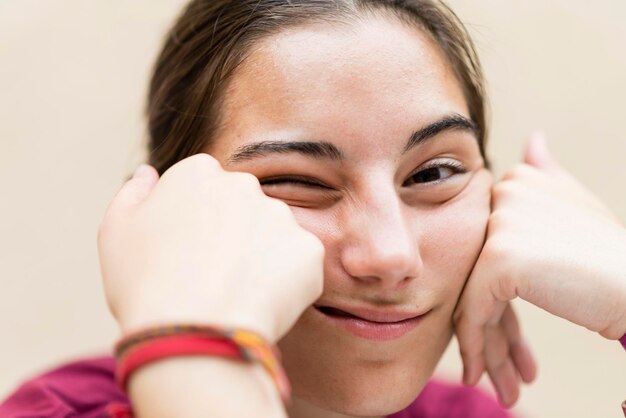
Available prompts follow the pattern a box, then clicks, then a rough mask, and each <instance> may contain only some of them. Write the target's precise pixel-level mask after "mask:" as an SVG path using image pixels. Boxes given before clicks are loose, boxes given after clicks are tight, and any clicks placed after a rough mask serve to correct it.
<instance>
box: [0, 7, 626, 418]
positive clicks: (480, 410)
mask: <svg viewBox="0 0 626 418" xmlns="http://www.w3.org/2000/svg"><path fill="white" fill-rule="evenodd" d="M482 83H483V80H482V73H481V70H480V66H479V64H478V59H477V57H476V56H475V53H474V51H473V48H472V45H471V42H470V40H469V38H468V37H467V35H466V32H465V31H464V29H463V27H462V25H461V24H460V23H459V22H458V20H457V19H456V17H455V16H454V14H453V13H452V12H451V11H450V10H448V9H447V8H446V7H445V6H444V5H442V4H440V3H437V2H434V1H431V0H413V1H408V0H407V1H392V0H332V1H331V0H315V1H312V0H307V1H300V0H284V1H280V0H254V1H252V0H236V1H235V0H219V1H217V0H210V1H209V0H202V1H201V0H195V1H192V2H191V3H190V4H189V6H188V7H187V8H186V10H185V11H184V13H183V14H182V15H181V17H180V18H179V20H178V22H177V23H176V25H175V26H174V28H173V29H172V31H171V32H170V35H169V36H168V38H167V42H166V44H165V46H164V48H163V51H162V53H161V55H160V57H159V59H158V62H157V64H156V68H155V73H154V76H153V79H152V84H151V89H150V95H149V103H148V116H149V127H150V161H149V163H150V165H143V166H141V167H139V168H138V169H137V171H136V172H135V174H134V176H133V178H132V179H130V180H129V181H128V182H127V183H126V184H125V185H124V186H123V187H122V189H121V190H120V192H119V193H118V195H117V196H116V197H115V198H114V200H113V202H112V203H111V205H110V207H109V209H108V210H107V213H106V215H105V218H104V220H103V222H102V225H101V227H100V231H99V239H98V243H99V250H100V258H101V266H102V272H103V278H104V284H105V290H106V296H107V300H108V302H109V306H110V308H111V311H112V313H113V315H114V317H115V319H116V320H117V321H118V323H119V325H120V329H121V332H122V335H123V336H127V335H130V334H132V333H134V332H136V331H138V330H143V329H146V328H151V327H157V326H161V325H172V324H174V325H176V324H179V325H180V324H200V325H202V324H205V325H214V326H220V327H225V328H241V329H246V330H250V331H253V332H254V333H255V334H258V335H260V336H261V337H263V338H264V339H265V340H267V341H269V342H270V343H272V344H274V343H275V344H277V346H278V347H279V349H280V352H281V354H282V357H281V362H282V366H283V367H284V369H285V371H286V374H287V376H288V378H289V381H290V383H291V386H292V397H291V400H290V402H288V403H286V404H283V403H282V402H281V399H280V397H279V392H278V391H277V390H276V387H275V386H274V384H273V382H272V380H271V378H270V374H269V373H267V372H266V370H265V369H264V368H262V367H261V366H259V365H251V364H247V363H245V362H236V361H232V360H228V359H223V358H221V357H219V356H208V355H206V356H193V357H191V356H184V355H179V356H169V357H167V358H166V359H162V360H161V361H158V362H157V361H155V362H150V363H148V364H146V365H144V366H143V367H141V368H138V369H136V370H135V371H134V372H133V373H132V379H130V380H129V382H128V386H127V388H128V391H127V393H125V392H123V391H122V390H121V389H120V388H118V386H117V385H116V383H115V381H114V377H113V368H114V360H113V359H112V358H110V357H108V358H102V359H96V360H89V361H83V362H77V363H73V364H70V365H67V366H65V367H63V368H60V369H58V370H55V371H53V372H51V373H49V374H47V375H45V376H42V377H40V378H38V379H35V380H33V381H31V382H28V383H27V384H25V385H24V386H22V387H21V388H20V389H19V390H18V391H17V392H16V393H15V394H14V395H12V397H10V398H9V399H8V400H7V401H6V402H5V404H4V405H3V406H0V415H1V416H2V417H18V416H20V417H24V416H47V417H70V416H73V417H74V416H76V417H96V416H128V415H129V414H131V413H134V415H135V416H138V417H151V418H156V417H174V416H175V417H187V416H190V417H195V416H211V417H213V416H215V417H221V416H228V417H251V416H255V417H257V416H258V417H284V416H289V417H291V418H308V417H318V418H335V417H359V416H360V417H382V416H388V415H390V414H394V415H393V416H395V417H414V418H417V417H506V416H509V414H508V413H507V412H506V411H505V410H503V409H501V408H500V407H499V406H498V405H497V403H496V402H495V401H492V400H491V399H489V398H488V397H486V396H484V395H482V394H481V393H480V392H478V391H477V390H475V389H473V388H471V385H473V384H475V383H476V382H477V380H478V379H479V377H480V376H481V374H482V373H483V372H484V371H487V372H488V374H489V376H490V378H491V380H492V381H493V383H494V385H495V387H496V389H497V392H498V396H499V400H500V403H501V404H503V405H504V406H510V405H512V404H513V403H515V401H516V399H517V397H518V386H519V382H520V381H524V382H530V381H532V380H533V379H534V375H535V364H534V360H533V358H532V356H531V354H530V352H529V350H528V348H527V347H526V345H525V343H524V340H523V338H522V337H521V335H520V332H519V328H518V325H517V320H516V317H515V314H514V312H513V311H512V309H511V306H510V304H509V301H510V300H512V299H514V298H515V297H521V298H523V299H525V300H527V301H529V302H531V303H533V304H535V305H537V306H540V307H542V308H544V309H546V310H547V311H549V312H551V313H553V314H555V315H558V316H560V317H562V318H565V319H566V320H569V321H572V322H574V323H577V324H580V325H581V326H584V327H587V328H589V329H590V330H592V331H594V332H598V333H600V334H601V335H602V336H604V337H606V338H609V339H615V340H617V339H619V338H620V337H622V336H623V335H624V333H626V279H625V277H624V275H623V271H624V270H625V269H626V265H625V262H624V260H623V258H622V257H621V256H622V255H623V254H624V253H626V231H625V230H624V228H623V226H621V225H620V224H619V222H618V221H617V220H616V219H615V217H614V216H613V215H612V214H611V213H610V212H609V211H608V209H607V208H606V207H605V206H604V205H603V204H602V203H600V202H599V201H598V200H597V199H596V198H595V197H593V196H592V195H590V194H589V193H588V192H587V191H586V190H585V189H584V188H583V187H582V186H580V185H579V184H578V183H577V182H576V180H575V179H573V178H572V177H571V176H570V175H569V174H568V173H567V172H565V171H564V170H563V169H562V168H560V166H559V165H558V164H557V163H556V162H555V161H554V160H553V159H552V157H551V156H550V154H549V152H548V151H547V149H546V147H545V143H544V141H543V139H542V138H541V137H539V136H535V137H534V138H533V139H532V140H531V141H530V142H529V146H528V148H527V151H526V154H525V162H524V163H523V164H520V165H519V166H517V167H515V168H514V169H512V170H510V171H509V172H508V173H507V174H506V175H505V176H504V177H503V178H502V179H501V180H500V181H498V182H494V179H493V177H492V175H491V173H490V171H489V169H488V164H487V160H486V156H485V140H486V131H487V129H486V123H485V116H484V92H483V84H482ZM453 333H456V335H457V337H458V339H459V343H460V347H461V354H462V357H463V361H464V366H465V370H464V378H463V380H464V382H465V383H466V384H467V385H468V386H467V387H462V386H459V387H456V386H447V385H444V384H441V383H437V382H433V381H430V382H429V379H430V377H431V375H432V373H433V370H434V368H435V366H436V364H437V362H438V360H439V358H440V356H441V354H442V353H443V351H444V349H445V347H446V346H447V344H448V342H449V341H450V338H451V337H452V335H453ZM131 405H132V409H133V412H131V410H130V409H131V408H130V406H131Z"/></svg>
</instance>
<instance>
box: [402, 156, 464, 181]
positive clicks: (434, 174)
mask: <svg viewBox="0 0 626 418" xmlns="http://www.w3.org/2000/svg"><path fill="white" fill-rule="evenodd" d="M466 172H467V170H466V169H465V168H464V167H463V165H462V164H461V163H459V162H452V161H447V162H444V163H441V162H439V163H437V162H435V163H433V164H431V165H429V166H426V167H421V169H420V170H419V171H417V172H416V173H414V174H412V175H411V176H410V177H409V179H408V180H407V181H406V182H405V183H404V185H405V186H410V185H412V184H424V183H433V184H434V183H439V182H443V181H446V180H448V179H449V178H451V177H453V176H455V175H456V174H462V173H466Z"/></svg>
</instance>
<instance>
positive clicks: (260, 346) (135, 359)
mask: <svg viewBox="0 0 626 418" xmlns="http://www.w3.org/2000/svg"><path fill="white" fill-rule="evenodd" d="M187 355H208V356H219V357H226V358H232V359H240V360H245V361H250V362H257V363H260V364H261V365H262V366H263V367H264V368H265V369H266V370H267V371H268V372H269V373H270V375H271V376H272V378H273V380H274V382H275V384H276V386H277V388H278V391H279V393H280V396H281V398H282V399H283V402H287V401H288V400H289V395H290V387H289V381H288V379H287V376H286V374H285V372H284V370H283V369H282V367H281V365H280V362H279V360H278V359H279V358H280V353H279V352H278V349H277V348H275V347H272V346H271V345H270V344H268V343H267V342H266V341H265V340H264V339H263V338H262V337H260V336H259V335H258V334H255V333H253V332H250V331H246V330H242V329H225V328H219V327H212V326H204V325H169V326H160V327H155V328H150V329H146V330H143V331H139V332H135V333H132V334H130V335H128V336H126V337H124V338H122V339H121V340H120V341H119V342H118V343H117V344H116V345H115V356H116V358H117V367H116V380H117V382H118V384H119V385H120V386H121V387H122V388H123V389H124V390H126V386H127V384H128V379H129V377H130V375H131V374H132V373H133V372H134V371H135V370H137V369H138V368H140V367H141V366H143V365H145V364H148V363H151V362H154V361H157V360H160V359H164V358H168V357H174V356H187Z"/></svg>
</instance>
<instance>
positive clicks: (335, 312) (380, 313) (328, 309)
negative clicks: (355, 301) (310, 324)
mask: <svg viewBox="0 0 626 418" xmlns="http://www.w3.org/2000/svg"><path fill="white" fill-rule="evenodd" d="M314 307H315V308H316V309H317V310H319V311H320V312H322V313H323V314H325V315H329V316H333V317H344V318H358V319H364V320H366V321H370V322H376V323H394V322H402V321H407V320H410V319H413V318H416V317H418V316H420V315H421V314H420V313H417V312H401V311H393V310H376V309H366V308H343V307H342V308H337V307H334V306H326V305H321V304H315V305H314Z"/></svg>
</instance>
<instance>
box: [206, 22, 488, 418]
mask: <svg viewBox="0 0 626 418" xmlns="http://www.w3.org/2000/svg"><path fill="white" fill-rule="evenodd" d="M225 97H226V100H225V104H224V107H223V120H224V121H225V123H224V124H223V129H222V130H221V133H220V134H219V135H218V136H217V138H216V140H215V141H214V142H213V143H212V144H211V146H210V147H209V148H207V150H206V151H207V152H208V153H210V154H211V155H212V156H214V157H215V158H216V159H217V160H218V161H219V162H220V163H221V164H222V165H223V167H224V168H225V169H226V170H229V171H243V172H248V173H252V174H253V175H254V176H256V177H257V178H258V179H259V181H260V183H261V185H262V188H263V191H264V192H265V194H266V195H268V196H270V197H273V198H276V199H280V200H282V201H283V202H285V203H287V204H288V205H289V206H290V208H291V210H292V213H293V214H294V216H295V218H296V220H297V222H298V223H299V225H300V226H302V227H303V228H305V229H306V230H308V231H310V232H312V233H313V234H314V235H316V236H317V237H318V238H319V239H320V240H321V242H322V243H323V245H324V248H325V251H326V254H325V258H324V291H323V294H322V296H321V297H320V299H319V300H318V301H319V302H325V303H327V304H331V305H335V306H346V307H372V308H386V309H396V310H402V311H409V312H415V313H416V314H417V313H423V312H428V314H427V316H426V317H425V318H424V319H423V321H422V322H421V323H420V325H419V326H418V327H417V328H416V329H414V330H413V331H411V332H410V333H408V334H406V335H404V336H402V337H401V338H399V339H397V340H391V341H371V340H365V339H363V338H360V337H357V336H354V335H352V334H350V333H348V332H346V331H343V330H338V329H336V328H335V327H333V326H330V324H329V323H328V322H327V320H326V319H324V318H323V317H322V316H321V315H320V314H319V313H318V312H317V311H316V310H315V308H313V307H308V308H307V309H306V310H305V311H304V313H303V315H302V316H301V317H300V318H299V320H298V321H297V323H296V324H295V326H294V327H293V328H292V329H291V331H290V332H289V333H288V334H287V335H286V336H285V337H284V338H282V339H281V340H280V341H279V347H280V349H281V352H282V355H283V364H284V366H285V369H286V371H287V373H288V375H289V377H290V380H291V382H292V386H293V391H294V401H293V403H292V405H291V406H290V409H289V414H290V416H292V417H309V416H311V417H313V416H315V417H346V416H369V417H375V416H381V415H386V414H389V413H391V412H394V411H397V410H399V409H402V408H404V407H406V406H407V405H408V404H409V403H410V402H412V401H413V400H414V399H415V397H416V396H417V395H418V394H419V392H420V391H421V389H422V388H423V386H424V384H425V383H426V381H427V380H428V378H429V377H430V376H431V374H432V372H433V369H434V367H435V365H436V364H437V362H438V360H439V358H440V356H441V354H442V353H443V351H444V349H445V347H446V346H447V344H448V342H449V340H450V338H451V335H452V330H453V329H452V321H451V319H452V314H453V311H454V308H455V305H456V303H457V300H458V298H459V295H460V294H461V291H462V289H463V285H464V283H465V281H466V279H467V278H468V276H469V274H470V272H471V270H472V267H473V266H474V263H475V261H476V259H477V257H478V254H479V252H480V250H481V248H482V244H483V241H484V237H485V227H486V224H487V219H488V216H489V200H490V187H491V185H492V176H491V174H490V172H489V171H488V170H486V169H485V168H484V164H483V159H482V157H481V155H480V152H479V148H478V145H477V141H476V138H475V135H474V133H473V132H472V131H471V130H469V129H448V130H444V131H442V132H440V133H439V134H437V135H435V136H434V137H432V138H430V139H429V140H427V141H425V142H423V143H422V144H420V145H417V146H415V147H413V148H412V149H410V150H409V151H407V152H406V153H403V150H404V148H405V146H406V143H407V140H408V139H409V137H410V136H411V134H412V133H413V132H414V131H417V130H419V129H422V128H424V127H425V126H427V125H428V124H431V123H433V122H436V121H439V120H441V119H442V118H445V117H448V116H450V115H461V116H464V117H465V118H468V119H469V113H468V109H467V106H466V103H465V100H464V97H463V94H462V91H461V87H460V84H459V82H458V81H457V79H456V77H455V75H454V74H453V72H452V70H451V67H450V65H449V63H448V62H447V60H446V58H445V56H444V55H443V53H442V52H441V51H440V50H439V48H438V47H437V45H436V43H435V42H434V41H433V40H432V39H430V37H428V36H427V35H425V34H424V33H422V32H421V31H419V30H417V29H415V28H413V27H408V26H406V25H403V24H400V23H399V22H397V21H395V20H393V19H391V18H382V17H370V18H368V19H366V20H365V21H362V22H359V23H354V24H353V25H351V26H350V27H349V28H346V27H338V26H329V25H324V24H319V25H311V26H308V27H300V28H297V29H294V30H290V31H286V32H282V33H280V34H278V35H276V36H274V37H272V38H269V39H266V40H265V41H263V42H262V43H261V44H259V45H257V46H256V47H255V48H254V52H253V53H252V54H251V56H250V57H249V58H248V59H247V61H246V62H245V64H244V65H243V66H242V67H241V68H240V70H239V72H238V73H237V74H236V75H235V76H234V79H233V82H232V83H231V85H230V87H229V89H228V92H227V93H226V95H225ZM260 141H324V142H327V143H331V144H333V145H335V146H336V148H338V149H339V150H340V151H341V152H342V154H343V155H344V157H345V158H344V159H343V161H341V162H339V161H333V160H331V159H328V158H326V159H324V158H314V157H311V156H306V155H301V154H299V153H295V152H290V153H282V154H276V153H266V154H264V155H261V156H256V157H255V158H250V159H243V160H239V161H235V162H231V161H230V159H231V157H232V155H233V154H234V153H235V152H236V151H237V150H238V149H241V147H242V146H245V145H250V144H254V143H258V142H260ZM443 163H453V164H457V165H460V166H462V167H463V170H464V171H466V172H465V173H456V172H455V171H454V170H451V169H449V168H446V167H441V164H443ZM431 164H432V165H435V166H439V167H440V168H429V167H432V166H430V165H431ZM423 170H429V171H427V172H426V173H430V174H431V175H434V177H435V178H441V181H438V182H437V181H435V182H424V181H423V180H419V178H418V181H419V182H417V183H416V182H415V179H416V178H415V177H412V176H414V174H415V173H416V172H419V171H423ZM422 174H424V173H422ZM276 176H302V177H306V179H308V181H314V182H319V183H322V184H323V185H324V187H325V188H320V187H315V186H312V185H310V184H297V183H296V184H294V183H284V182H283V183H278V184H276V183H274V184H266V181H267V179H270V178H274V177H276ZM294 279H295V278H294Z"/></svg>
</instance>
